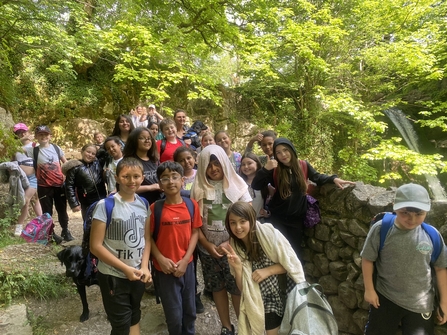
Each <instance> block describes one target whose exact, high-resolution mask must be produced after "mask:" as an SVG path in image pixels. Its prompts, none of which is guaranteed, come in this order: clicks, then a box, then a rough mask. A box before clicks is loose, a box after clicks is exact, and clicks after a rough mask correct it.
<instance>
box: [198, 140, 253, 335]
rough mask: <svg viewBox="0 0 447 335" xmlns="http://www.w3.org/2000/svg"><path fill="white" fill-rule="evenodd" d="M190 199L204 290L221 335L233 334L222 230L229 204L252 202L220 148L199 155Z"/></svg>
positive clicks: (235, 295) (232, 289)
mask: <svg viewBox="0 0 447 335" xmlns="http://www.w3.org/2000/svg"><path fill="white" fill-rule="evenodd" d="M191 198H192V199H194V200H196V201H197V202H198V204H199V208H200V214H201V215H202V222H203V226H202V228H201V230H200V231H199V244H198V250H199V255H200V261H201V263H202V272H203V278H204V282H205V289H206V290H208V291H210V292H213V298H214V302H215V303H216V309H217V312H218V314H219V317H220V321H221V323H222V330H221V335H234V327H233V325H232V324H231V321H230V314H229V301H228V294H227V292H228V293H230V294H231V298H232V301H233V307H234V310H235V312H236V314H238V313H239V299H240V292H239V290H238V288H237V285H236V282H235V279H234V277H233V276H232V275H231V273H230V266H229V265H228V260H227V257H226V256H225V253H224V251H223V248H224V247H226V246H227V245H228V243H229V239H230V235H228V231H227V229H226V228H225V217H226V215H227V209H228V206H230V205H231V204H232V203H234V202H236V201H239V200H240V201H245V202H250V201H251V200H252V199H251V197H250V194H249V193H248V186H247V184H246V183H245V181H244V180H243V179H242V178H241V177H240V176H239V175H238V174H236V172H235V170H234V169H233V166H232V165H231V162H230V160H229V158H228V156H227V154H226V153H225V151H224V150H223V149H222V148H221V147H219V146H217V145H209V146H207V147H206V148H204V149H203V150H202V152H201V153H200V158H199V162H198V167H197V173H196V178H195V179H194V183H193V185H192V188H191Z"/></svg>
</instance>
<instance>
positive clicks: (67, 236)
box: [61, 228, 74, 242]
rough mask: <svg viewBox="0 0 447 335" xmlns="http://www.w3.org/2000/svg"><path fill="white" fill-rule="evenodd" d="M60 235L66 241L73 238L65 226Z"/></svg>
mask: <svg viewBox="0 0 447 335" xmlns="http://www.w3.org/2000/svg"><path fill="white" fill-rule="evenodd" d="M61 236H62V238H63V239H64V241H67V242H69V241H73V240H74V237H73V236H72V235H71V233H70V231H69V230H68V229H67V228H65V229H62V234H61Z"/></svg>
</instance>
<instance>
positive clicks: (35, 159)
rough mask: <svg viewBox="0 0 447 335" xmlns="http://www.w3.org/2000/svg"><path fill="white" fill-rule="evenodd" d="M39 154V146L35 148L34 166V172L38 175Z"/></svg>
mask: <svg viewBox="0 0 447 335" xmlns="http://www.w3.org/2000/svg"><path fill="white" fill-rule="evenodd" d="M38 156H39V147H38V146H37V147H34V148H33V167H34V173H36V175H37V157H38Z"/></svg>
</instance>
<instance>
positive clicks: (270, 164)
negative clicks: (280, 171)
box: [264, 156, 278, 170]
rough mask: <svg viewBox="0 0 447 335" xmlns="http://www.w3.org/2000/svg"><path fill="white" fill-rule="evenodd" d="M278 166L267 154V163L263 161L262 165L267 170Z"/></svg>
mask: <svg viewBox="0 0 447 335" xmlns="http://www.w3.org/2000/svg"><path fill="white" fill-rule="evenodd" d="M277 166H278V162H277V160H276V159H274V158H270V157H269V156H267V163H265V165H264V167H265V168H266V169H267V170H272V169H274V168H276V167H277Z"/></svg>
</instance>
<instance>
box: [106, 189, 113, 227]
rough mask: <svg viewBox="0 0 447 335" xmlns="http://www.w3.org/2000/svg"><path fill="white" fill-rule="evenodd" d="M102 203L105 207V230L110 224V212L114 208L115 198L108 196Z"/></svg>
mask: <svg viewBox="0 0 447 335" xmlns="http://www.w3.org/2000/svg"><path fill="white" fill-rule="evenodd" d="M104 203H105V205H106V216H107V219H106V229H107V228H108V227H109V225H110V222H112V211H113V207H115V198H114V196H113V195H112V196H110V197H107V198H105V199H104Z"/></svg>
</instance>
